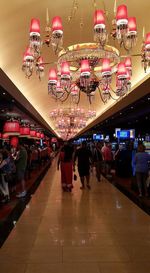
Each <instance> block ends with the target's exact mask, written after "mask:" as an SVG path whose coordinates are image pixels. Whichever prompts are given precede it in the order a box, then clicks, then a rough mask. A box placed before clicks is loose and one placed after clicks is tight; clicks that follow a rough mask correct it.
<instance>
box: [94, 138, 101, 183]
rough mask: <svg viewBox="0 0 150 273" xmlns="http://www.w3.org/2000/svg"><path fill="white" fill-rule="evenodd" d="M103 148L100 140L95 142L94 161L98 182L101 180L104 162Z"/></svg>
mask: <svg viewBox="0 0 150 273" xmlns="http://www.w3.org/2000/svg"><path fill="white" fill-rule="evenodd" d="M101 148H102V146H101V144H100V143H99V142H98V143H96V144H95V148H94V149H93V161H94V165H95V168H96V177H97V181H98V182H100V181H101V172H102V162H103V157H102V152H101Z"/></svg>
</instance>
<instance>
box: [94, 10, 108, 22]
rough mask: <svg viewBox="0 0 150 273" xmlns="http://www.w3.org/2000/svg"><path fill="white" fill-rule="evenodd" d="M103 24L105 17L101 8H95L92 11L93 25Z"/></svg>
mask: <svg viewBox="0 0 150 273" xmlns="http://www.w3.org/2000/svg"><path fill="white" fill-rule="evenodd" d="M101 24H102V25H105V17H104V12H103V10H96V11H95V13H94V26H96V25H101Z"/></svg>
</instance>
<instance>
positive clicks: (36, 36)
mask: <svg viewBox="0 0 150 273" xmlns="http://www.w3.org/2000/svg"><path fill="white" fill-rule="evenodd" d="M30 46H31V47H32V49H33V50H34V54H35V55H36V56H39V54H40V46H41V44H40V21H39V19H35V18H33V19H32V20H31V25H30Z"/></svg>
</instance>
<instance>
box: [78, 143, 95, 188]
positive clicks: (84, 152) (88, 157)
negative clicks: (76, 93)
mask: <svg viewBox="0 0 150 273" xmlns="http://www.w3.org/2000/svg"><path fill="white" fill-rule="evenodd" d="M76 159H78V172H79V176H80V180H81V187H80V189H84V179H85V178H86V183H87V188H88V189H90V188H91V187H90V161H92V153H91V151H90V150H89V149H87V146H86V142H85V141H83V142H82V146H81V148H79V149H78V150H76V153H75V156H74V166H75V161H76Z"/></svg>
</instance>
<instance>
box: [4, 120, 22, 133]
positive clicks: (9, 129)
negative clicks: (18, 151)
mask: <svg viewBox="0 0 150 273" xmlns="http://www.w3.org/2000/svg"><path fill="white" fill-rule="evenodd" d="M3 132H4V133H7V134H8V135H14V136H15V135H20V125H19V121H17V120H16V121H6V122H5V124H4V128H3Z"/></svg>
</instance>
